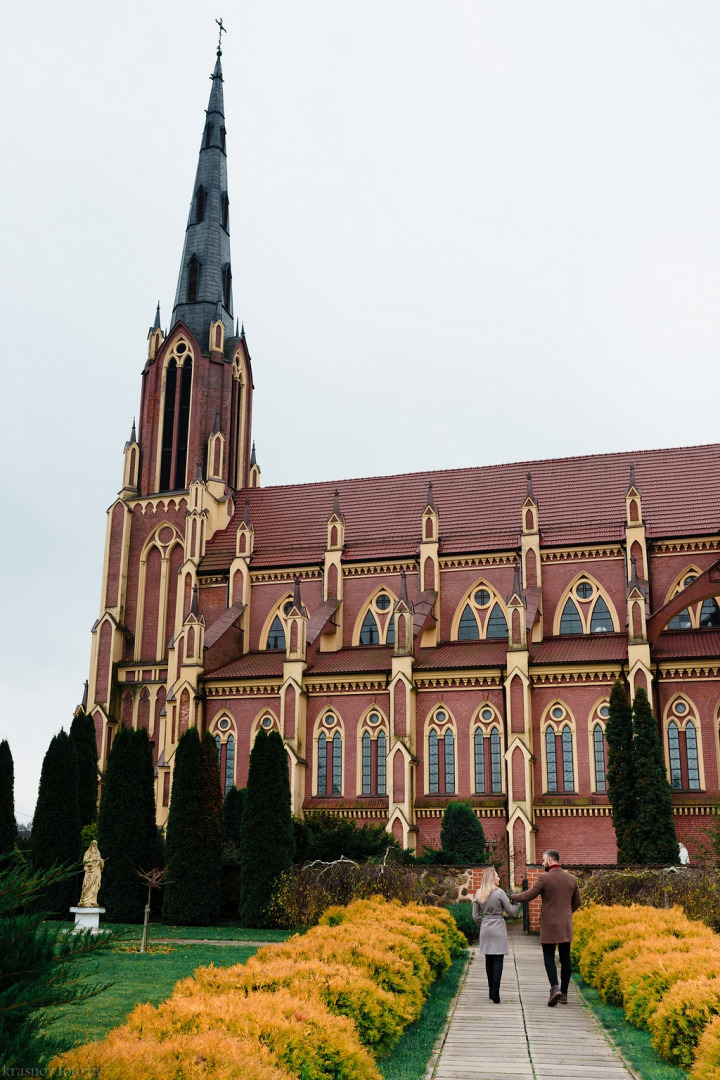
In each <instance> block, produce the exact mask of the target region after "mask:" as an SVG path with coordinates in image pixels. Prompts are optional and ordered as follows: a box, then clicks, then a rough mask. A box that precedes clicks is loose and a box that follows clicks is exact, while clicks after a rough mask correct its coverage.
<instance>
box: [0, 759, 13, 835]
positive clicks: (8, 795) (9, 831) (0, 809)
mask: <svg viewBox="0 0 720 1080" xmlns="http://www.w3.org/2000/svg"><path fill="white" fill-rule="evenodd" d="M16 835H17V825H16V823H15V770H14V768H13V759H12V754H11V753H10V744H9V742H8V741H7V739H3V741H2V742H0V855H4V854H5V853H6V852H8V851H12V849H13V848H14V847H15V837H16Z"/></svg>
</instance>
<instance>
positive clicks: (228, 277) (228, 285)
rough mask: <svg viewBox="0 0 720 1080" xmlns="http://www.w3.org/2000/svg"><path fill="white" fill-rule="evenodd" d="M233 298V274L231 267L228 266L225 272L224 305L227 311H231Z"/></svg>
mask: <svg viewBox="0 0 720 1080" xmlns="http://www.w3.org/2000/svg"><path fill="white" fill-rule="evenodd" d="M231 297H232V272H231V270H230V267H229V266H226V267H225V269H224V270H223V303H224V304H225V307H226V308H227V310H228V311H229V310H230V300H231Z"/></svg>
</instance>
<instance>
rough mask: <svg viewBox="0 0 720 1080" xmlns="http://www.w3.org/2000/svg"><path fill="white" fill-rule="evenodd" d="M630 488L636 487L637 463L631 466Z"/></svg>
mask: <svg viewBox="0 0 720 1080" xmlns="http://www.w3.org/2000/svg"><path fill="white" fill-rule="evenodd" d="M630 487H635V462H634V461H633V462H632V464H631V465H630Z"/></svg>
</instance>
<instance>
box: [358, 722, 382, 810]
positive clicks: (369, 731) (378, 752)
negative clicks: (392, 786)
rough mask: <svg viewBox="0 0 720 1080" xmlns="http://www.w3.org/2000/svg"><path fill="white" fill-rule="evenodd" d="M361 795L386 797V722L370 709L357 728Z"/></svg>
mask: <svg viewBox="0 0 720 1080" xmlns="http://www.w3.org/2000/svg"><path fill="white" fill-rule="evenodd" d="M359 732H360V777H359V779H360V784H359V794H361V795H387V748H388V737H387V731H386V721H385V718H384V717H383V716H382V714H381V713H380V711H379V710H378V709H375V708H373V709H370V711H369V712H368V713H367V715H366V717H365V718H364V720H363V721H362V723H361V724H360V727H359Z"/></svg>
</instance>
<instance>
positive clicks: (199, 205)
mask: <svg viewBox="0 0 720 1080" xmlns="http://www.w3.org/2000/svg"><path fill="white" fill-rule="evenodd" d="M204 220H205V188H203V187H199V188H198V189H197V192H196V193H195V221H196V223H198V222H200V221H204Z"/></svg>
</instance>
